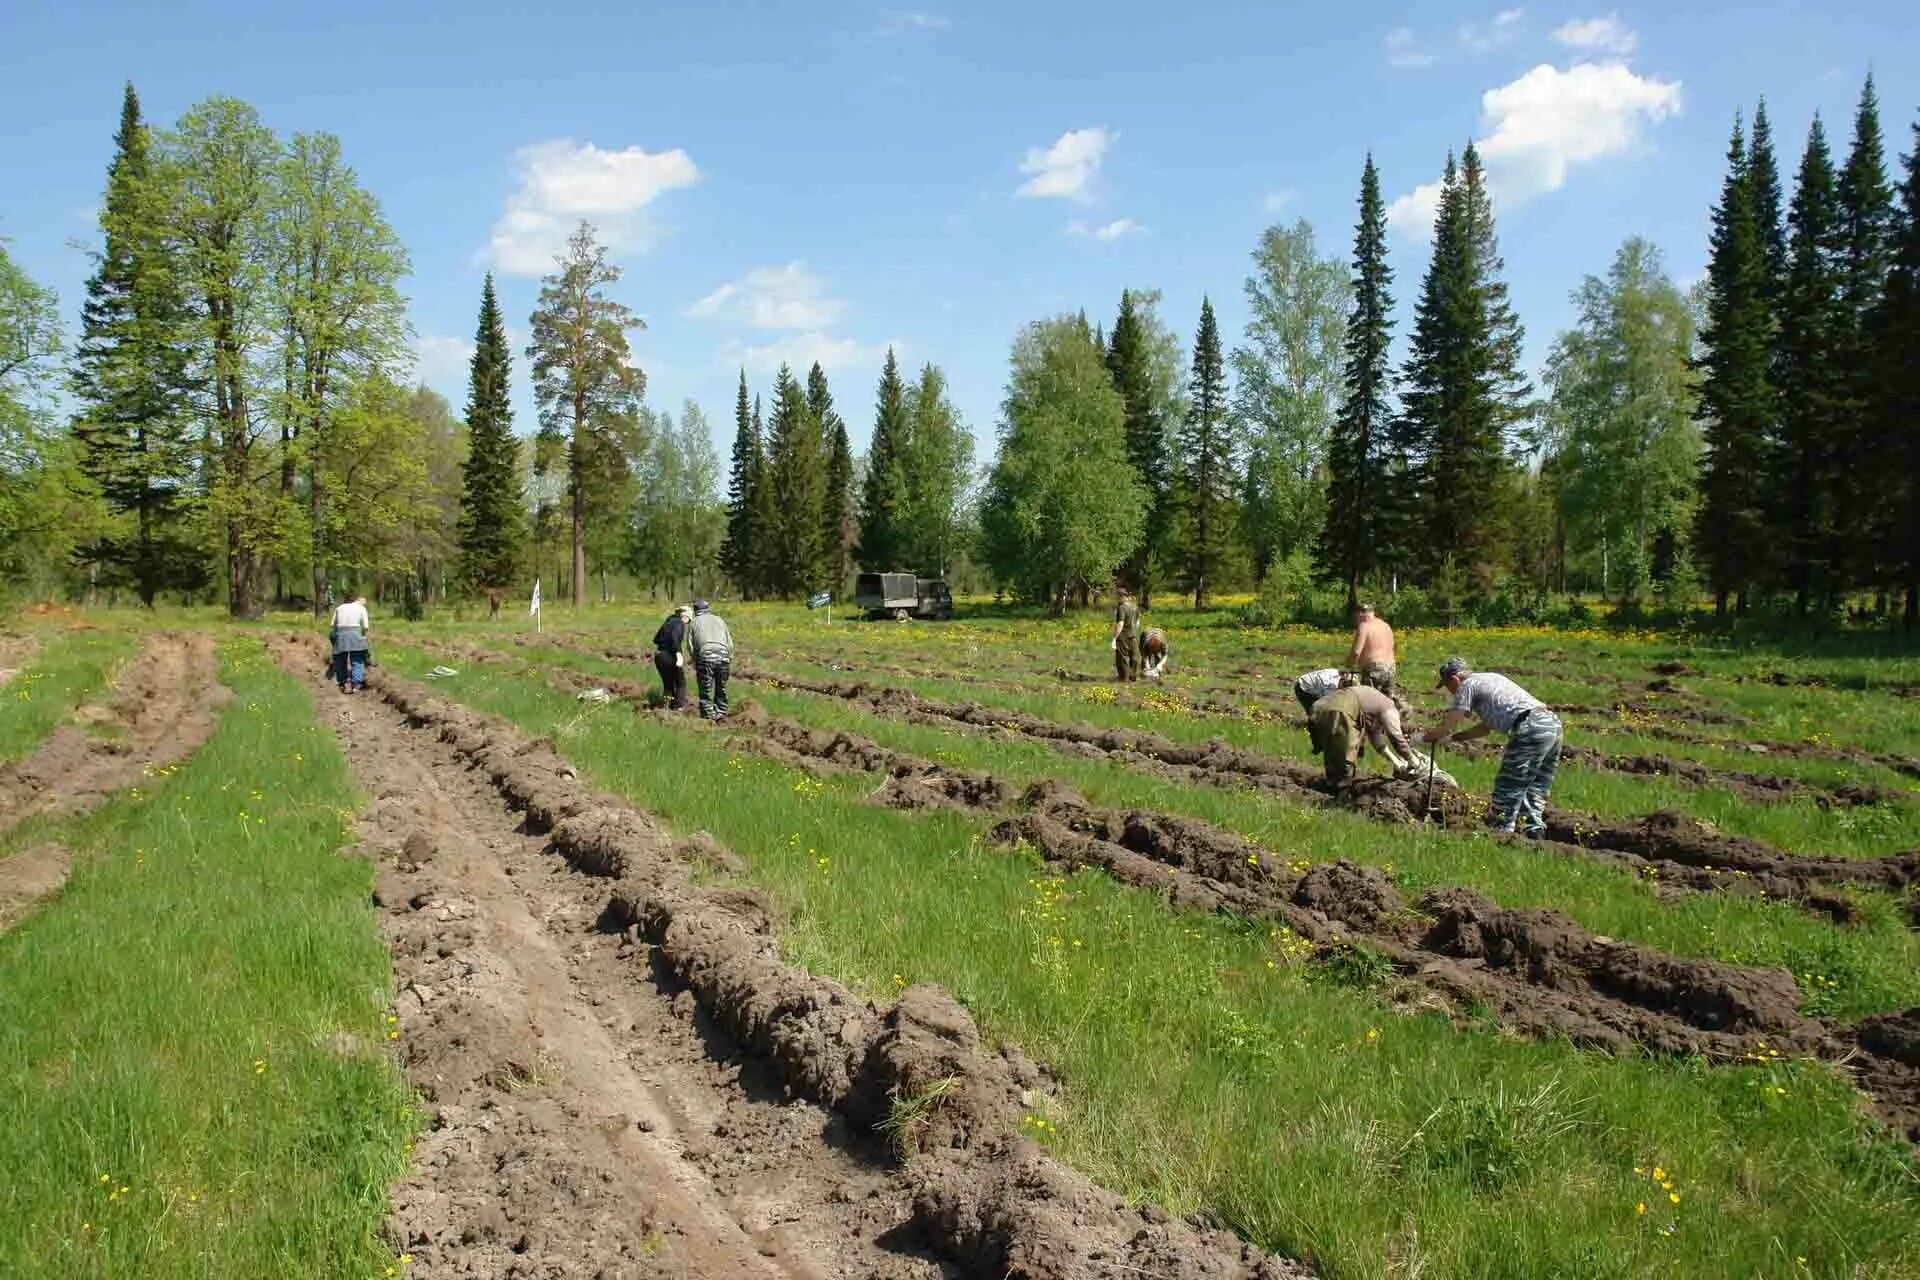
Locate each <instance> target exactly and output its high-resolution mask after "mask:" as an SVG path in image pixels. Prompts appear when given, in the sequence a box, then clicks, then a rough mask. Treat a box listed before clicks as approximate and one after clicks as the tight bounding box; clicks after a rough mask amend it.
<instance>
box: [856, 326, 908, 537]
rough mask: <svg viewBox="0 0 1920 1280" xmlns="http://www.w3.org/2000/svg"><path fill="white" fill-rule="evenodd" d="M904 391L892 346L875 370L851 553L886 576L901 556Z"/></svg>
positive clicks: (905, 422) (904, 485) (904, 437)
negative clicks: (868, 437) (856, 533)
mask: <svg viewBox="0 0 1920 1280" xmlns="http://www.w3.org/2000/svg"><path fill="white" fill-rule="evenodd" d="M907 426H908V424H907V409H906V387H905V385H904V384H902V383H901V381H900V365H899V362H898V361H897V360H896V359H895V358H894V354H893V348H892V347H888V348H887V363H886V365H885V366H884V367H883V368H882V369H881V370H880V387H879V390H878V392H877V394H876V402H875V406H874V414H873V442H872V443H871V444H870V445H868V446H867V476H866V481H865V483H864V485H863V486H862V489H861V494H860V538H859V547H858V549H857V550H856V552H855V555H856V557H857V558H858V559H859V561H860V564H861V567H863V568H865V569H868V570H871V571H872V572H875V573H886V572H889V571H891V570H893V569H899V568H902V567H909V568H911V567H913V566H902V564H901V563H900V557H901V554H902V553H903V551H904V550H905V548H904V547H903V546H902V545H901V519H902V503H903V502H904V500H905V495H906V480H905V478H904V477H903V475H902V474H901V470H900V448H901V445H903V444H904V443H905V442H906V433H907Z"/></svg>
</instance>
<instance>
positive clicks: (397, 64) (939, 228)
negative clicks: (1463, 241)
mask: <svg viewBox="0 0 1920 1280" xmlns="http://www.w3.org/2000/svg"><path fill="white" fill-rule="evenodd" d="M909 2H910V3H914V4H919V3H926V4H932V3H933V0H909ZM276 8H279V9H283V10H285V11H284V12H275V11H274V10H275V9H276ZM1869 68H1871V69H1872V70H1873V71H1874V73H1875V76H1876V79H1877V82H1878V85H1879V90H1880V97H1881V102H1882V110H1883V124H1884V126H1885V128H1886V131H1887V133H1888V136H1889V139H1890V142H1891V144H1892V146H1891V148H1890V150H1892V151H1897V150H1900V149H1904V148H1905V147H1907V145H1908V144H1909V141H1910V138H1911V134H1910V131H1909V125H1910V123H1911V122H1912V121H1913V119H1914V118H1915V108H1916V107H1917V106H1920V5H1913V4H1910V3H1896V2H1894V0H1866V2H1864V3H1854V4H1850V5H1847V6H1832V7H1827V6H1820V5H1815V4H1810V3H1809V4H1788V3H1777V4H1773V5H1768V6H1765V7H1756V6H1752V5H1734V4H1718V3H1715V4H1662V5H1657V6H1654V5H1646V6H1635V5H1623V6H1620V7H1618V8H1615V7H1613V6H1611V5H1601V6H1596V5H1592V4H1568V3H1553V4H1538V3H1529V4H1526V5H1524V6H1513V7H1502V6H1501V4H1499V3H1498V2H1497V0H1496V2H1495V3H1492V4H1445V5H1440V4H1426V5H1418V6H1416V5H1411V4H1407V5H1378V6H1373V5H1351V4H1349V5H1316V6H1285V5H1279V4H1265V5H1258V4H1236V5H1226V4H1208V3H1197V4H1140V3H1127V2H1125V0H1108V2H1106V3H1101V4H1078V3H1075V4H1064V3H1057V2H1056V3H1052V4H1044V5H1036V4H1030V3H1028V4H1003V3H991V4H985V3H975V4H968V5H959V4H952V5H943V6H941V7H929V8H918V9H909V8H890V7H887V6H885V5H868V4H848V3H836V2H829V3H821V2H819V0H816V2H815V3H812V4H800V3H777V4H750V5H749V4H737V3H735V4H719V3H713V4H701V5H688V6H676V7H661V6H657V5H646V4H631V3H629V4H617V5H616V4H609V5H604V6H595V5H580V4H566V3H556V4H554V5H552V6H550V7H549V11H548V12H545V13H536V12H535V11H534V9H533V7H531V6H526V5H521V4H513V5H508V4H503V3H500V2H499V0H472V2H471V3H467V4H464V5H461V6H458V7H455V6H440V7H429V6H418V5H410V4H404V3H389V4H383V5H364V4H355V3H335V4H328V5H317V6H300V7H299V8H298V9H297V10H294V9H293V8H292V7H289V6H262V5H258V4H245V5H242V4H234V3H218V4H205V3H192V2H183V3H175V4H168V5H151V4H149V5H131V4H126V5H101V4H91V3H84V2H79V3H61V4H45V3H38V2H36V0H27V3H24V4H23V3H19V2H18V0H16V3H14V4H12V5H8V6H4V7H3V8H0V120H4V121H5V125H4V127H0V175H4V177H3V178H0V236H6V237H8V238H9V239H10V240H11V246H10V248H11V250H12V252H13V253H14V254H15V255H16V257H17V258H18V259H19V260H20V261H21V263H22V264H23V265H24V266H25V267H26V268H27V269H28V270H29V271H30V272H31V273H33V274H34V275H35V276H36V277H37V278H38V279H40V280H41V281H43V282H44V283H48V284H51V285H53V286H55V287H56V288H57V289H58V290H59V292H60V295H61V298H62V302H63V307H64V310H65V311H66V313H67V314H68V315H69V317H73V316H76V315H77V310H78V302H79V299H80V296H81V285H82V282H83V281H84V279H85V276H86V272H87V262H86V259H85V256H84V247H85V245H86V244H87V243H89V242H91V241H92V240H93V239H94V238H95V234H96V233H95V231H94V227H93V222H92V219H93V210H94V208H95V205H96V203H97V201H98V199H99V193H100V189H101V185H102V181H103V177H104V170H105V164H106V161H107V158H108V155H109V152H110V145H111V135H112V133H113V130H114V126H115V124H116V121H117V115H118V111H119V101H120V85H121V82H122V81H123V80H124V79H128V78H131V79H132V80H133V81H134V83H135V85H136V87H137V88H138V89H139V91H140V95H141V98H142V101H143V103H144V105H145V107H146V110H147V113H148V116H149V117H150V119H152V120H153V121H155V122H156V123H162V124H165V123H170V122H171V121H172V120H174V119H175V118H176V117H178V116H179V114H180V113H181V112H182V111H183V110H184V109H185V108H186V107H187V106H189V105H190V104H191V103H192V102H193V101H195V100H196V99H198V98H201V97H203V96H206V95H208V94H213V93H224V94H231V95H233V96H236V97H240V98H243V99H245V100H247V101H249V102H251V103H253V104H254V105H255V106H256V107H257V108H258V109H259V110H260V112H261V114H262V116H263V117H264V119H265V120H266V122H267V123H268V124H269V125H270V126H271V127H272V128H274V129H275V130H276V131H278V132H280V133H282V134H283V135H284V134H288V133H292V132H295V131H328V132H332V133H335V134H337V135H339V136H340V138H341V139H342V142H343V144H344V147H345V152H346V155H347V158H348V160H349V161H350V163H352V164H353V165H354V166H355V167H356V169H357V170H358V171H359V173H360V175H361V177H362V179H363V181H364V182H365V183H366V185H367V186H368V187H369V188H370V189H371V190H373V191H374V192H375V193H376V194H377V195H378V197H379V198H380V199H381V201H382V203H383V205H384V207H385V210H386V213H387V216H388V217H389V218H390V220H391V221H392V222H393V224H394V226H395V228H396V229H397V230H398V232H399V234H400V236H401V237H402V239H403V240H404V241H405V243H406V245H407V247H408V249H409V251H410V252H411V254H412V260H413V275H412V277H411V279H410V280H408V281H407V283H406V286H405V287H406V290H407V293H408V295H409V297H410V299H411V304H412V305H411V314H412V320H413V324H414V326H415V327H416V329H417V331H418V334H419V341H418V349H419V353H420V363H419V374H420V376H421V377H423V378H424V379H425V380H426V381H427V382H428V383H429V384H431V385H433V386H435V387H437V388H438V389H440V390H441V391H443V392H444V393H445V394H447V395H448V397H449V398H450V399H452V400H453V401H454V403H455V406H456V409H457V408H458V406H459V405H460V403H461V401H462V400H463V399H464V385H465V355H466V353H467V351H468V350H469V348H468V346H467V344H468V343H469V341H470V339H471V336H472V329H473V322H474V313H475V309H476V307H477V304H478V299H479V291H480V279H481V274H482V272H484V271H485V270H487V269H489V268H492V269H493V270H495V271H496V273H497V276H498V280H499V286H500V290H501V298H502V303H503V306H504V307H505V309H506V312H507V314H508V317H509V322H510V324H511V325H512V326H513V329H514V336H515V337H516V340H519V341H524V331H525V327H526V323H525V317H526V315H527V312H528V310H529V309H530V307H531V305H532V303H533V300H534V297H535V294H536V293H537V290H538V278H537V277H538V274H539V271H540V270H541V269H542V266H543V264H544V263H545V262H546V261H548V260H549V258H550V254H551V251H552V249H553V248H554V247H556V246H557V244H558V243H559V241H560V240H561V239H562V238H563V237H564V234H565V232H566V230H567V229H568V228H569V227H570V225H571V224H572V223H573V221H575V220H576V219H577V218H578V217H579V216H582V215H584V216H586V217H588V218H589V219H590V220H592V221H594V222H596V223H598V224H600V225H601V226H602V228H603V229H604V231H605V234H606V236H607V238H608V239H609V240H611V241H612V242H613V244H614V246H615V251H616V252H615V256H616V258H617V259H618V260H619V261H620V262H621V263H622V264H623V265H624V266H625V267H626V278H625V279H624V280H623V281H622V283H621V285H620V286H619V292H620V294H621V296H622V297H623V300H625V301H626V302H628V303H629V304H630V305H632V306H633V307H634V308H635V309H636V310H637V311H639V312H640V313H641V314H642V315H643V316H645V317H646V319H647V321H648V324H649V329H648V331H647V332H646V333H645V334H644V335H640V336H639V337H638V338H637V339H636V343H635V347H636V353H637V356H638V359H639V361H640V363H641V365H642V366H643V367H644V368H645V369H646V371H647V374H648V378H649V394H648V399H649V401H650V402H651V403H653V404H654V405H656V406H659V407H665V408H669V409H672V410H674V411H675V412H676V413H677V412H678V409H679V405H680V402H681V400H682V399H683V398H686V397H692V398H694V399H696V400H698V401H699V402H700V403H701V404H702V406H703V407H704V408H705V409H706V410H707V412H708V415H709V417H710V418H711V419H712V420H713V422H714V427H715V432H716V435H718V436H720V437H721V438H722V439H723V440H724V438H725V437H726V436H727V435H728V434H729V433H730V431H731V421H730V419H731V406H732V395H733V386H734V380H735V378H736V376H737V370H738V368H739V366H740V365H741V364H742V363H744V364H746V366H747V369H748V374H749V377H750V379H751V380H752V382H753V385H754V386H755V387H756V389H764V388H765V387H766V386H767V385H768V384H769V383H770V382H771V379H772V375H773V368H774V366H776V365H777V364H778V362H779V361H780V360H781V359H782V358H785V359H788V360H791V361H792V362H793V363H794V364H795V365H796V366H798V367H800V368H802V369H804V366H805V365H806V364H807V363H809V362H811V361H812V360H814V359H816V358H818V359H821V360H822V361H823V362H824V363H825V365H826V367H827V369H828V372H829V374H830V375H831V378H832V383H833V388H834V392H835V396H836V399H837V401H838V403H839V405H840V407H841V410H842V412H843V413H844V414H845V415H846V417H847V418H848V421H849V424H850V427H851V429H852V431H853V434H854V438H855V445H856V447H864V444H865V440H866V436H867V434H868V433H869V431H870V429H871V417H872V394H873V384H874V382H875V380H876V378H877V376H878V373H879V365H880V359H881V353H882V352H883V351H884V349H885V347H886V346H887V345H888V344H889V343H892V344H894V345H896V346H897V347H898V348H899V350H900V353H901V357H902V359H903V361H905V362H906V363H908V364H909V365H918V364H919V363H920V362H922V361H928V360H931V361H934V362H936V363H938V364H940V365H941V366H942V367H943V368H945V369H946V370H947V372H948V375H949V377H950V380H951V383H952V386H953V389H954V393H955V396H956V398H957V399H958V401H959V403H960V406H961V408H962V410H963V412H964V413H965V415H966V417H967V419H968V422H969V425H970V426H971V427H972V429H973V431H974V433H975V435H976V437H977V439H978V440H979V442H980V443H979V449H978V453H979V457H980V459H981V460H982V461H985V460H986V459H987V458H989V457H990V456H991V452H992V437H993V429H994V423H995V420H996V418H997V414H998V404H999V400H1000V396H1001V393H1002V384H1003V381H1004V377H1005V369H1006V355H1007V350H1008V346H1009V344H1010V342H1011V340H1012V338H1013V337H1014V335H1015V333H1016V332H1017V331H1018V329H1019V328H1020V326H1021V325H1023V324H1024V323H1026V322H1027V321H1029V320H1033V319H1036V318H1039V317H1041V316H1045V315H1048V314H1051V313H1054V312H1057V311H1060V310H1066V309H1073V308H1079V307H1085V308H1086V310H1087V312H1088V314H1089V316H1090V317H1093V318H1096V319H1101V320H1105V319H1107V318H1109V317H1110V315H1111V313H1112V310H1113V308H1114V306H1115V304H1116V302H1117V300H1118V296H1119V292H1120V290H1121V289H1122V288H1123V287H1129V286H1131V287H1146V288H1159V289H1161V290H1163V291H1164V294H1165V300H1164V303H1163V310H1164V312H1165V314H1166V316H1167V317H1168V319H1169V320H1170V321H1171V322H1172V324H1173V325H1174V327H1175V328H1176V330H1177V331H1178V332H1179V333H1180V334H1181V335H1182V336H1183V338H1190V336H1191V333H1192V331H1193V326H1194V322H1195V319H1196V318H1197V316H1198V312H1199V307H1200V299H1201V295H1202V293H1209V294H1211V295H1212V297H1213V300H1214V304H1215V306H1216V308H1217V309H1218V311H1219V313H1220V320H1221V324H1222V328H1223V330H1224V332H1225V335H1226V336H1227V338H1228V340H1229V342H1232V341H1235V340H1237V338H1238V334H1239V330H1240V327H1241V324H1242V321H1243V318H1244V314H1245V309H1244V306H1243V304H1242V302H1241V285H1242V281H1243V279H1244V277H1245V275H1246V272H1247V269H1248V254H1249V252H1250V251H1251V250H1252V248H1253V247H1254V244H1255V242H1256V240H1257V238H1258V236H1259V233H1260V231H1261V229H1262V228H1263V227H1265V226H1266V225H1268V224H1269V223H1271V222H1273V221H1276V220H1285V221H1291V220H1292V219H1294V218H1296V217H1305V218H1307V219H1309V220H1310V221H1311V222H1312V223H1313V225H1314V227H1315V229H1316V231H1317V233H1318V236H1319V239H1320V242H1321V244H1322V246H1323V248H1324V249H1326V250H1328V251H1331V252H1335V253H1338V254H1340V255H1341V256H1342V257H1344V256H1345V255H1346V253H1347V251H1348V247H1349V245H1350V241H1351V226H1352V221H1353V215H1354V199H1355V193H1356V190H1357V186H1358V178H1359V172H1360V166H1361V160H1362V156H1363V155H1364V153H1365V152H1367V151H1368V150H1369V149H1371V150H1372V151H1373V153H1374V155H1375V158H1376V161H1377V163H1378V164H1379V165H1380V168H1381V172H1382V178H1383V184H1384V187H1385V190H1386V193H1387V195H1388V198H1389V199H1391V200H1398V201H1399V203H1398V204H1397V205H1396V208H1395V224H1396V234H1395V235H1394V237H1393V242H1392V250H1393V253H1392V264H1393V266H1394V268H1395V271H1396V274H1397V277H1398V278H1397V281H1396V285H1395V293H1396V295H1397V298H1398V300H1399V302H1400V304H1401V305H1400V312H1399V318H1400V329H1401V330H1402V331H1404V330H1405V328H1406V327H1407V325H1408V323H1409V321H1408V316H1409V315H1410V312H1411V303H1412V299H1413V296H1414V294H1415V292H1416V289H1417V286H1418V281H1419V276H1420V273H1421V270H1422V269H1423V266H1424V262H1425V257H1426V244H1425V228H1424V226H1423V225H1422V220H1421V210H1422V208H1423V203H1424V202H1423V200H1422V194H1423V193H1422V192H1421V190H1420V188H1421V185H1422V184H1423V183H1428V182H1430V181H1431V180H1433V179H1434V178H1435V177H1436V176H1437V173H1438V170H1439V167H1440V164H1441V161H1442V159H1443V158H1444V156H1445V153H1446V152H1447V150H1448V149H1449V148H1450V147H1453V148H1457V147H1458V146H1460V145H1461V144H1462V143H1463V142H1464V141H1465V140H1466V139H1467V138H1469V137H1477V138H1479V139H1480V140H1481V143H1482V147H1483V149H1484V150H1485V151H1486V152H1487V153H1488V156H1489V165H1490V170H1491V173H1492V177H1493V180H1494V184H1495V188H1494V189H1495V195H1496V200H1497V213H1498V217H1499V229H1500V234H1501V242H1502V247H1503V249H1504V251H1505V255H1506V259H1507V265H1508V273H1509V280H1510V282H1511V285H1512V291H1513V296H1514V300H1515V303H1516V305H1517V307H1518V310H1519V312H1520V316H1521V318H1522V320H1523V322H1524V323H1525V325H1526V328H1527V339H1528V358H1529V360H1530V361H1532V362H1534V363H1535V364H1536V365H1537V363H1538V362H1539V361H1540V360H1541V359H1543V358H1544V356H1545V353H1546V350H1547V348H1548V345H1549V344H1550V343H1551V341H1552V338H1553V335H1554V334H1555V332H1557V331H1558V330H1559V329H1560V328H1561V327H1563V326H1564V325H1565V324H1567V323H1568V322H1569V320H1570V319H1571V307H1570V306H1569V304H1568V302H1567V294H1568V292H1569V291H1570V290H1572V289H1573V288H1575V287H1576V286H1577V285H1578V284H1579V282H1580V279H1581V277H1582V275H1584V274H1586V273H1590V272H1600V271H1603V270H1604V269H1605V267H1606V265H1607V262H1608V260H1609V258H1610V257H1611V255H1612V253H1613V250H1614V248H1615V247H1616V246H1617V245H1618V243H1619V242H1620V240H1622V239H1623V238H1625V237H1626V236H1628V235H1634V234H1638V235H1645V236H1648V237H1650V238H1651V239H1653V240H1654V241H1655V242H1656V243H1657V244H1659V245H1660V246H1661V248H1662V249H1663V250H1664V251H1665V253H1666V255H1667V261H1668V265H1669V268H1670V270H1671V271H1672V273H1673V274H1674V275H1675V277H1676V278H1679V279H1681V280H1682V281H1686V280H1690V279H1692V278H1693V277H1695V276H1697V275H1698V273H1699V272H1700V269H1701V266H1702V262H1703V259H1704V252H1705V238H1706V226H1707V214H1708V209H1709V206H1710V204H1711V202H1712V200H1713V198H1714V195H1715V192H1716V190H1717V186H1718V183H1719V181H1720V175H1721V163H1722V162H1721V156H1722V152H1723V150H1724V147H1725V142H1726V135H1727V130H1728V126H1729V123H1730V121H1731V119H1732V116H1733V113H1734V111H1735V110H1736V109H1737V108H1740V107H1741V106H1743V105H1745V106H1749V107H1750V105H1751V103H1752V102H1753V101H1754V100H1755V98H1756V97H1757V96H1758V95H1760V94H1762V93H1764V94H1765V95H1766V96H1767V98H1768V101H1769V105H1770V109H1771V111H1772V114H1773V118H1774V122H1775V130H1776V134H1777V136H1778V137H1779V139H1780V142H1781V149H1782V151H1783V153H1784V154H1783V157H1782V163H1783V168H1785V169H1786V170H1787V172H1788V173H1789V174H1791V172H1792V171H1793V168H1794V167H1795V166H1796V165H1797V161H1798V155H1799V150H1800V146H1801V144H1802V142H1803V140H1804V137H1805V130H1806V127H1807V124H1808V121H1809V120H1810V118H1811V116H1812V114H1813V113H1814V112H1815V111H1816V110H1818V111H1821V112H1822V113H1824V115H1825V117H1826V119H1827V122H1828V129H1829V134H1830V136H1831V137H1833V139H1834V145H1835V148H1836V150H1842V149H1844V147H1845V145H1846V139H1847V136H1848V134H1849V132H1850V121H1851V114H1852V109H1853V105H1854V102H1855V99H1856V96H1857V94H1858V91H1859V87H1860V81H1861V78H1862V76H1863V75H1864V74H1865V73H1866V72H1867V70H1868V69H1869ZM1889 163H1890V164H1891V163H1893V156H1892V155H1891V154H1890V155H1889ZM515 372H516V375H517V376H518V378H519V380H520V382H521V383H522V392H521V394H520V396H519V398H518V399H519V403H520V406H521V410H520V419H519V424H518V425H519V427H520V429H521V430H523V431H528V430H531V429H532V426H533V423H532V419H531V413H530V411H529V402H530V396H529V394H528V393H527V391H526V390H525V387H524V384H525V381H526V379H525V372H526V369H525V361H524V360H520V359H517V360H516V369H515Z"/></svg>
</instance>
